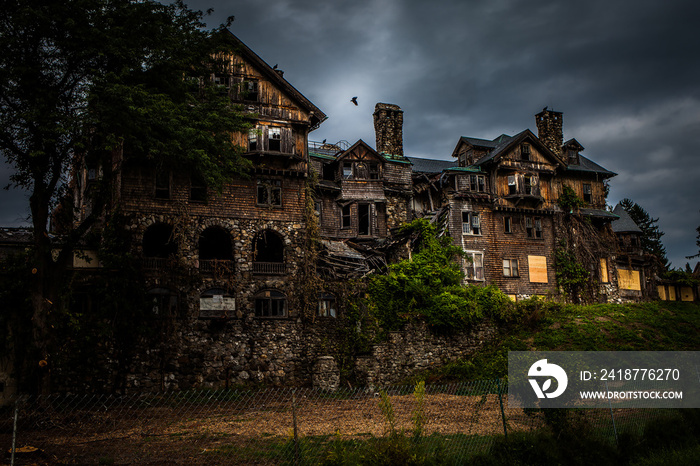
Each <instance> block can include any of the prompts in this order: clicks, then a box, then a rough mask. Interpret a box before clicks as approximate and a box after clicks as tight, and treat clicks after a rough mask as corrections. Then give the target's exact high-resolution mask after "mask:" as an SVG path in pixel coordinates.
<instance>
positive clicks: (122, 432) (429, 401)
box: [0, 380, 669, 465]
mask: <svg viewBox="0 0 700 466" xmlns="http://www.w3.org/2000/svg"><path fill="white" fill-rule="evenodd" d="M0 409H1V411H0V414H1V417H0V446H2V449H3V452H4V453H7V456H6V458H5V461H6V462H7V463H10V462H11V461H14V462H15V464H28V463H33V464H53V463H59V464H207V465H209V464H294V465H296V464H321V463H327V464H341V463H343V460H342V459H343V458H346V459H347V458H352V457H353V455H354V457H356V458H358V459H359V458H362V459H363V460H365V462H367V460H368V458H369V457H370V456H371V455H372V454H373V453H375V452H377V451H381V450H382V449H387V448H399V449H400V448H411V449H414V450H415V451H417V452H419V453H420V454H424V455H430V456H431V457H443V458H449V459H450V462H453V463H458V464H459V463H463V462H466V461H468V459H469V458H470V457H471V456H472V455H474V454H477V453H481V452H487V451H488V450H489V448H490V447H491V445H492V444H493V442H494V441H495V439H496V438H497V437H498V436H502V435H504V434H507V433H512V432H516V431H530V430H534V429H539V428H542V427H543V426H544V425H545V419H544V416H543V413H542V412H525V411H523V410H522V409H514V408H513V409H509V408H508V406H507V396H506V394H505V390H504V384H503V381H501V380H481V381H472V382H465V383H459V384H451V385H430V386H423V385H420V384H419V385H416V386H415V387H414V386H406V387H392V388H389V389H387V390H386V391H384V390H371V389H367V388H347V389H340V390H337V391H335V392H332V393H331V392H324V391H321V390H317V389H311V388H267V389H258V390H253V389H231V390H210V391H204V390H200V391H185V392H170V393H159V394H133V395H126V396H113V395H103V396H100V395H95V396H83V395H80V396H76V395H60V396H59V395H56V396H46V397H20V398H18V399H17V400H16V401H14V402H13V403H11V404H8V405H6V406H5V407H3V408H0ZM668 412H669V410H666V414H668ZM577 414H578V415H579V417H583V418H585V421H586V423H587V425H588V426H589V427H590V429H591V431H593V433H594V434H595V435H598V436H599V437H600V438H602V439H605V440H607V441H609V442H611V443H613V444H614V442H615V441H616V436H617V435H619V434H620V433H622V432H636V431H638V430H639V429H641V428H642V426H643V424H644V423H645V422H646V421H647V420H648V419H651V418H654V417H657V416H659V415H662V414H664V410H649V409H644V410H629V409H625V410H605V409H595V410H591V409H588V410H580V411H578V412H577ZM13 445H14V448H13ZM13 452H14V453H13ZM13 454H14V459H13V456H12V455H13ZM348 463H351V462H348V461H346V462H345V463H344V464H348Z"/></svg>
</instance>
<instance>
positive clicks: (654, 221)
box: [620, 199, 668, 267]
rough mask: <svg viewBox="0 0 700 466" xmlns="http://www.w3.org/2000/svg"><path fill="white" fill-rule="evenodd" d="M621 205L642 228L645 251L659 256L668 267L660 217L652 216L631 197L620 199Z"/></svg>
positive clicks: (641, 238) (641, 240)
mask: <svg viewBox="0 0 700 466" xmlns="http://www.w3.org/2000/svg"><path fill="white" fill-rule="evenodd" d="M620 205H621V206H622V208H623V209H625V211H626V212H627V214H629V216H630V218H632V220H634V223H636V224H637V226H638V227H639V229H640V230H642V235H641V237H640V243H641V246H642V249H643V250H644V252H647V253H649V254H653V255H654V256H656V257H658V259H659V261H661V265H662V266H663V267H667V265H668V258H667V257H666V248H665V247H664V245H663V242H662V241H661V237H662V236H663V235H664V232H663V231H661V229H660V228H659V225H658V222H659V219H658V218H652V217H651V215H649V213H648V212H647V211H646V210H644V208H643V207H642V206H640V205H639V204H637V203H636V202H634V201H632V200H631V199H623V200H622V201H620Z"/></svg>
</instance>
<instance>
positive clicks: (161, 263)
mask: <svg viewBox="0 0 700 466" xmlns="http://www.w3.org/2000/svg"><path fill="white" fill-rule="evenodd" d="M171 261H172V259H171V258H169V257H144V258H143V268H144V269H147V270H159V269H165V268H167V267H168V266H169V265H170V264H171Z"/></svg>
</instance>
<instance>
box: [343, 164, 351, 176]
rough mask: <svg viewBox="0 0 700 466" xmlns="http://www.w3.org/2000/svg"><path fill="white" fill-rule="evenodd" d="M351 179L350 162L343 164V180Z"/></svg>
mask: <svg viewBox="0 0 700 466" xmlns="http://www.w3.org/2000/svg"><path fill="white" fill-rule="evenodd" d="M352 178H353V173H352V162H343V179H344V180H351V179H352Z"/></svg>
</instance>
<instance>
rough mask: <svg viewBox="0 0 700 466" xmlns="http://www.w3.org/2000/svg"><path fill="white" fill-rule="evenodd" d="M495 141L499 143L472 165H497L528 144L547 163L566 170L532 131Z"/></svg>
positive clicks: (502, 137) (499, 138) (557, 157)
mask: <svg viewBox="0 0 700 466" xmlns="http://www.w3.org/2000/svg"><path fill="white" fill-rule="evenodd" d="M496 140H497V141H500V142H499V143H498V144H497V145H496V146H495V147H494V148H493V150H491V152H489V153H488V154H487V155H486V156H484V157H482V158H481V159H479V160H477V161H476V162H475V163H474V165H477V166H478V165H484V164H488V163H498V162H499V161H500V160H501V159H502V158H503V157H504V156H506V155H507V154H509V153H511V152H512V151H513V150H514V149H515V148H516V147H518V146H519V145H520V144H523V143H529V144H531V145H532V146H533V147H535V148H537V151H538V152H539V153H540V154H542V155H543V156H544V157H545V158H546V159H547V161H549V162H550V163H552V164H553V165H555V166H559V167H561V168H566V165H565V164H564V162H563V161H562V160H561V158H559V156H558V155H557V154H555V153H554V152H552V151H551V150H550V149H549V148H548V147H547V146H545V145H544V144H543V143H542V141H540V140H539V138H538V137H537V136H535V135H534V134H533V133H532V131H530V130H529V129H526V130H524V131H521V132H520V133H518V134H516V135H515V136H512V137H505V135H503V136H499V137H498V138H497V139H496Z"/></svg>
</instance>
